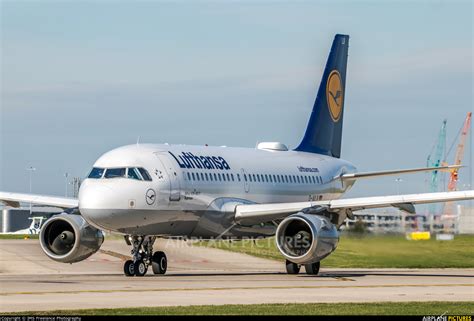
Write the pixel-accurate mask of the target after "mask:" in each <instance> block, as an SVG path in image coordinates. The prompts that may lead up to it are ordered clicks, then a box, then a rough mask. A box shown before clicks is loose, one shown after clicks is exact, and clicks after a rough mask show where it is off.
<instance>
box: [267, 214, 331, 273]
mask: <svg viewBox="0 0 474 321" xmlns="http://www.w3.org/2000/svg"><path fill="white" fill-rule="evenodd" d="M338 242H339V233H338V232H337V229H336V226H335V225H334V224H332V223H331V222H330V221H329V219H328V218H326V217H324V216H320V215H311V214H304V213H298V214H294V215H291V216H288V217H287V218H285V219H284V220H283V221H282V222H281V223H280V225H279V226H278V229H277V231H276V244H277V247H278V250H280V252H281V254H283V256H284V257H285V258H286V259H288V260H289V261H291V262H294V263H298V264H310V263H315V262H319V261H321V260H322V259H324V258H325V257H326V256H328V255H329V254H331V253H332V252H333V251H334V250H335V249H336V247H337V244H338Z"/></svg>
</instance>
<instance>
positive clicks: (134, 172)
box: [127, 168, 141, 181]
mask: <svg viewBox="0 0 474 321" xmlns="http://www.w3.org/2000/svg"><path fill="white" fill-rule="evenodd" d="M127 177H128V178H132V179H137V180H139V181H140V180H141V178H140V174H139V173H137V169H136V168H129V169H128V174H127Z"/></svg>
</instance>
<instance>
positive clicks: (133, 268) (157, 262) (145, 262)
mask: <svg viewBox="0 0 474 321" xmlns="http://www.w3.org/2000/svg"><path fill="white" fill-rule="evenodd" d="M155 240H156V237H155V236H137V235H133V236H129V235H126V236H125V242H127V244H128V245H131V246H132V259H131V260H127V261H126V262H125V264H124V265H123V272H124V274H125V275H126V276H144V275H145V274H146V272H147V271H148V267H149V266H150V265H151V267H152V270H153V273H155V274H165V273H166V269H167V268H168V260H167V258H166V254H165V253H164V252H155V253H153V244H154V243H155Z"/></svg>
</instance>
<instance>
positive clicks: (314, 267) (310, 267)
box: [304, 262, 321, 275]
mask: <svg viewBox="0 0 474 321" xmlns="http://www.w3.org/2000/svg"><path fill="white" fill-rule="evenodd" d="M320 265H321V264H320V263H319V262H316V263H311V264H305V265H304V269H305V270H306V274H309V275H318V273H319V267H320Z"/></svg>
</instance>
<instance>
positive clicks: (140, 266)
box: [134, 260, 147, 276]
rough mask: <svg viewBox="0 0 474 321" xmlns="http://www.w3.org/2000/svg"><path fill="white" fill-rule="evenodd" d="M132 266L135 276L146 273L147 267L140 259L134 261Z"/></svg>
mask: <svg viewBox="0 0 474 321" xmlns="http://www.w3.org/2000/svg"><path fill="white" fill-rule="evenodd" d="M134 267H135V275H136V276H144V275H145V274H146V271H147V268H146V265H145V262H143V261H142V260H138V261H136V262H135V264H134Z"/></svg>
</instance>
